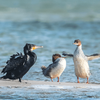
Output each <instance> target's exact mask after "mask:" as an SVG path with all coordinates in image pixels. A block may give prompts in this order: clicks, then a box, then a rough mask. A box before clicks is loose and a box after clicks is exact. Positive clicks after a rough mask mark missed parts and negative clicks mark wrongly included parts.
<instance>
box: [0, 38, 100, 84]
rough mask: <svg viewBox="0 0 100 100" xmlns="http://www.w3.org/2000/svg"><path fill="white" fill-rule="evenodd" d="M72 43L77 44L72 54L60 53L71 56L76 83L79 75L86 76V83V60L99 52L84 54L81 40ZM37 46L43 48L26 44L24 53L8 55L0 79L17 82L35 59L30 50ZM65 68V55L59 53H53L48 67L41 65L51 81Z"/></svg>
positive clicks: (98, 55)
mask: <svg viewBox="0 0 100 100" xmlns="http://www.w3.org/2000/svg"><path fill="white" fill-rule="evenodd" d="M74 44H75V45H77V48H76V49H75V52H74V54H68V53H66V52H63V54H62V55H64V56H66V57H67V56H70V57H73V61H74V67H75V75H76V77H77V83H80V82H79V77H80V78H87V83H89V76H90V70H89V65H88V60H93V59H96V58H100V54H93V55H90V56H86V55H84V53H83V51H82V44H81V41H80V40H79V39H77V40H75V41H74ZM37 48H43V46H36V45H34V44H26V45H25V46H24V55H23V54H22V53H17V54H13V55H12V56H11V57H10V60H8V61H7V62H6V64H7V65H6V66H5V67H4V68H3V70H2V73H4V74H5V75H4V76H2V77H1V79H7V78H9V79H19V82H21V79H22V77H23V76H24V75H25V74H26V73H27V72H28V71H29V69H30V68H31V67H32V66H33V64H34V63H35V62H36V60H37V56H36V54H35V53H34V52H32V51H33V50H35V49H37ZM65 68H66V60H65V57H62V56H61V55H60V54H53V56H52V63H51V64H50V65H49V66H48V67H45V66H42V67H41V69H42V72H43V75H44V76H46V77H48V78H51V81H52V82H53V78H58V81H57V82H59V77H60V76H61V74H62V73H63V71H64V70H65Z"/></svg>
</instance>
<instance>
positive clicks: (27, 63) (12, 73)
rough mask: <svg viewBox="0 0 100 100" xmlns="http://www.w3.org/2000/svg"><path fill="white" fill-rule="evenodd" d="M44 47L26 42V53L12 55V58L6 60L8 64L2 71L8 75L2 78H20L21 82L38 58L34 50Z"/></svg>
mask: <svg viewBox="0 0 100 100" xmlns="http://www.w3.org/2000/svg"><path fill="white" fill-rule="evenodd" d="M42 47H43V46H36V45H34V44H28V43H26V45H25V46H24V55H23V54H22V53H17V54H13V55H12V56H11V57H10V60H8V61H7V62H6V64H7V65H6V66H5V68H3V70H2V72H1V73H4V74H5V73H6V75H4V76H2V77H1V78H3V79H6V78H9V79H19V82H21V78H22V77H23V76H24V75H25V74H26V73H27V72H28V70H29V69H30V68H31V67H32V65H33V64H34V63H35V62H36V60H37V56H36V54H35V53H34V52H32V51H33V50H35V49H37V48H42Z"/></svg>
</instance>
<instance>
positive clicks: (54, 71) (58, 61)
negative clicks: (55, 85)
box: [41, 54, 66, 82]
mask: <svg viewBox="0 0 100 100" xmlns="http://www.w3.org/2000/svg"><path fill="white" fill-rule="evenodd" d="M52 61H53V63H52V64H50V65H49V66H48V67H47V68H46V67H45V66H42V67H41V69H42V71H43V74H44V76H46V77H48V78H51V81H52V82H53V80H52V79H53V78H56V77H57V78H58V81H57V82H59V77H60V75H61V74H62V72H63V71H64V69H65V68H66V60H65V59H64V58H62V57H61V55H60V54H54V55H53V56H52Z"/></svg>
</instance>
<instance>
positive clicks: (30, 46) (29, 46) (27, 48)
mask: <svg viewBox="0 0 100 100" xmlns="http://www.w3.org/2000/svg"><path fill="white" fill-rule="evenodd" d="M37 48H43V46H36V45H34V44H28V43H26V45H25V46H24V53H25V54H27V53H28V52H32V51H33V50H35V49H37Z"/></svg>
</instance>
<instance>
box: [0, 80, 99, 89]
mask: <svg viewBox="0 0 100 100" xmlns="http://www.w3.org/2000/svg"><path fill="white" fill-rule="evenodd" d="M45 86H50V87H51V88H53V87H56V88H57V87H58V88H59V87H66V88H69V87H70V88H100V84H91V83H90V84H86V83H68V82H48V81H31V80H22V82H21V83H20V82H19V81H18V80H0V87H12V88H23V87H24V88H27V87H35V88H42V87H45ZM50 87H49V88H50Z"/></svg>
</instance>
